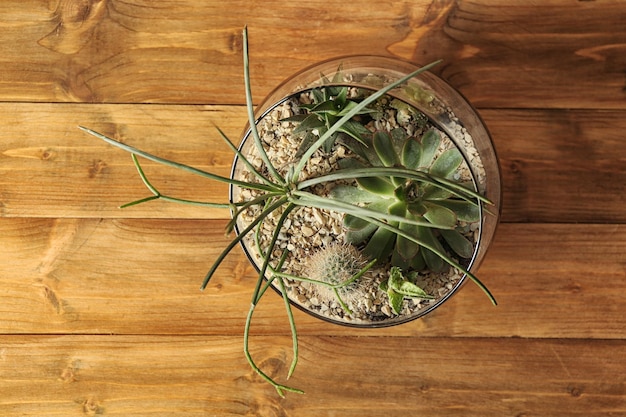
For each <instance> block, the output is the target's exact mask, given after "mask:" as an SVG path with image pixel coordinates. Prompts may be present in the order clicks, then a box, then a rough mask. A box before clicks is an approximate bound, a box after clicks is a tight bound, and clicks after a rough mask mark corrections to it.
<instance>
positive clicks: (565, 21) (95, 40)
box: [0, 0, 626, 109]
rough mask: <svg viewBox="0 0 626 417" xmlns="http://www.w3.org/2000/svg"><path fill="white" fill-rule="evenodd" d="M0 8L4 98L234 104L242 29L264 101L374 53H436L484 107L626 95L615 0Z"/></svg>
mask: <svg viewBox="0 0 626 417" xmlns="http://www.w3.org/2000/svg"><path fill="white" fill-rule="evenodd" d="M0 7H1V8H2V9H1V11H2V15H3V20H2V22H0V29H1V30H2V33H3V40H4V42H3V43H2V46H0V101H48V102H49V101H53V102H59V101H61V102H76V101H78V102H109V103H121V102H127V103H146V102H151V103H186V104H192V103H199V104H205V103H213V104H217V103H219V104H241V103H243V101H244V95H243V91H242V88H241V85H242V75H241V74H242V63H241V33H240V32H241V29H242V28H243V26H244V25H245V24H248V25H249V26H250V31H251V37H250V47H251V61H252V75H253V78H254V92H255V95H256V96H257V97H259V98H260V97H262V96H264V95H266V94H267V93H268V92H269V91H270V90H271V89H273V88H274V86H276V85H277V84H278V83H279V82H281V81H282V80H283V79H284V78H285V77H287V76H290V75H291V74H293V73H295V72H296V71H299V70H300V69H302V68H304V67H306V66H309V65H311V64H313V63H315V62H318V61H320V60H324V59H327V58H331V57H336V56H342V55H351V54H378V55H395V56H399V57H402V58H406V59H412V60H414V61H417V62H422V63H425V62H427V61H428V62H430V61H432V60H435V59H439V58H443V59H444V61H445V65H442V66H440V67H439V68H438V69H437V70H436V71H437V72H438V73H439V74H441V75H442V76H443V77H444V78H445V79H446V80H448V81H449V82H450V83H451V84H452V85H454V86H455V87H457V88H459V89H460V90H461V91H462V92H463V93H464V94H465V95H466V96H467V97H468V98H469V99H470V100H471V101H472V102H474V103H475V104H476V105H477V106H479V107H481V108H485V107H506V108H511V107H514V108H519V107H529V108H546V107H558V108H620V109H624V103H625V101H624V90H623V89H624V76H623V72H624V68H625V67H626V61H625V58H624V56H626V54H625V53H624V52H625V51H624V48H625V47H624V45H626V30H625V27H626V25H624V19H623V11H624V10H623V5H622V4H621V3H619V2H589V1H587V2H584V1H579V2H571V1H568V0H552V1H545V2H542V3H541V4H528V3H526V2H514V3H511V2H509V1H503V0H480V1H453V0H445V1H437V2H432V1H430V0H422V1H411V2H406V1H405V2H392V3H387V4H386V5H385V7H380V6H379V3H378V2H374V1H366V2H358V3H353V2H343V1H323V2H322V1H319V0H311V1H309V2H307V3H306V5H303V4H300V3H298V4H294V3H293V2H288V1H272V2H265V3H264V4H263V7H260V8H259V7H249V5H248V3H247V2H245V1H244V0H236V1H231V2H223V1H216V0H213V1H205V2H197V1H192V0H185V1H178V2H176V3H168V4H162V3H159V4H158V5H157V4H156V3H153V2H152V3H151V2H146V1H142V0H135V1H130V2H129V1H117V0H111V1H102V2H98V3H96V4H93V5H92V6H91V7H90V6H88V5H87V3H85V4H84V5H77V4H75V3H74V2H64V1H62V2H57V3H56V4H55V3H48V2H42V1H40V0H28V1H23V0H6V1H4V2H3V4H2V6H0ZM232 10H237V11H238V12H237V13H236V14H233V13H232ZM572 85H576V86H577V88H576V89H573V88H571V86H572Z"/></svg>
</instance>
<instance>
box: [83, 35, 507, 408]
mask: <svg viewBox="0 0 626 417" xmlns="http://www.w3.org/2000/svg"><path fill="white" fill-rule="evenodd" d="M247 39H248V37H247V30H246V29H244V31H243V40H244V42H243V45H244V54H243V60H244V75H245V77H244V78H245V90H246V99H247V113H248V117H249V125H250V137H251V140H253V141H254V150H255V152H256V154H257V156H258V157H259V158H260V159H261V160H262V167H261V168H260V167H259V166H258V165H255V164H254V163H253V162H252V161H251V160H250V157H249V155H245V154H244V153H242V151H241V150H239V149H238V148H237V146H235V144H234V143H233V142H232V141H230V140H229V139H228V138H227V137H226V135H225V134H224V133H223V132H222V131H221V130H220V129H219V128H217V132H218V134H219V136H220V137H221V138H222V139H223V140H224V141H225V143H226V145H227V146H228V147H229V148H230V149H231V150H232V151H233V152H234V153H235V155H236V156H237V159H238V161H240V162H241V163H242V164H243V165H245V167H246V169H247V170H248V171H249V172H250V173H251V176H252V179H251V180H241V179H236V178H229V177H223V176H219V175H216V174H213V173H211V172H207V171H204V170H200V169H197V168H194V167H191V166H187V165H184V164H180V163H178V162H175V161H171V160H167V159H164V158H161V157H158V156H156V155H153V154H150V153H147V152H145V151H142V150H140V149H137V148H135V147H132V146H130V145H127V144H124V143H121V142H118V141H116V140H114V139H111V138H109V137H107V136H105V135H102V134H100V133H97V132H95V131H93V130H91V129H88V128H85V127H81V129H82V130H84V131H85V132H87V133H89V134H91V135H94V136H96V137H98V138H100V139H102V140H104V141H105V142H107V143H109V144H111V145H113V146H116V147H118V148H120V149H123V150H125V151H127V152H129V153H130V154H131V156H132V159H133V162H134V164H135V166H136V168H137V171H138V173H139V176H140V178H141V179H142V180H143V182H144V184H145V186H146V187H147V188H148V190H149V191H150V192H151V195H150V196H148V197H146V198H142V199H139V200H137V201H134V202H131V203H128V204H126V205H125V206H124V207H128V206H132V205H135V204H140V203H146V202H148V201H151V200H156V199H162V200H166V201H172V202H178V203H183V204H194V205H201V206H207V207H220V208H224V209H228V210H230V211H231V214H232V220H231V221H230V222H229V223H228V225H227V232H232V231H233V230H234V229H235V228H236V225H237V221H238V219H239V217H240V216H241V215H242V213H246V212H248V211H249V210H251V209H253V210H254V213H255V217H254V218H253V220H252V221H251V222H249V223H248V224H247V225H246V226H245V227H244V228H242V229H241V230H238V233H237V234H236V235H235V236H234V237H233V239H232V240H231V241H230V242H229V244H228V245H227V246H226V247H225V248H224V250H223V251H222V253H221V254H220V255H219V256H218V257H217V259H216V260H215V262H214V264H213V265H212V266H211V268H210V269H209V271H208V273H207V275H206V277H205V278H204V281H203V282H202V285H201V288H202V289H204V288H205V287H206V286H207V285H208V283H209V281H210V279H211V277H213V275H214V274H215V272H216V270H217V268H218V267H219V265H220V264H221V262H222V261H223V260H224V258H225V257H226V256H227V254H228V253H230V251H231V250H232V249H233V248H234V247H235V246H237V245H238V244H239V243H240V242H242V240H243V239H244V237H246V236H248V237H250V236H252V237H253V240H254V239H257V240H258V236H259V234H260V230H261V229H262V228H263V225H264V223H265V222H266V221H267V219H268V218H269V216H270V215H271V216H275V217H276V218H277V220H276V223H275V224H274V230H273V232H272V233H271V236H270V239H269V243H268V244H267V245H261V244H257V250H258V253H259V254H260V256H261V258H262V262H261V263H260V265H259V268H258V269H259V274H258V279H257V281H256V284H255V287H254V289H253V291H252V300H251V307H250V310H249V312H248V316H247V320H246V325H245V333H244V352H245V356H246V358H247V360H248V362H249V363H250V365H251V367H252V368H253V369H254V370H255V371H256V372H257V373H258V374H259V375H260V376H261V377H262V378H263V379H265V380H266V381H267V382H269V383H270V384H271V385H272V386H273V387H274V388H275V389H276V390H277V392H278V394H279V395H280V396H284V393H285V392H286V391H289V392H298V393H301V392H302V391H301V390H299V389H296V388H293V387H290V386H287V385H284V384H281V383H278V382H277V381H275V380H274V379H273V378H272V377H270V376H269V375H267V374H266V373H264V372H263V370H261V369H260V368H259V367H258V366H257V365H256V363H255V362H254V359H253V358H252V356H251V355H250V351H249V348H248V346H249V334H250V326H251V321H252V317H253V313H254V311H255V308H256V306H257V305H258V303H259V301H260V300H261V299H262V297H263V295H264V294H265V292H266V291H267V289H268V288H270V287H271V286H275V287H277V288H278V289H279V290H280V292H281V294H282V297H283V300H284V304H285V307H286V312H287V315H288V317H289V322H290V326H291V331H292V336H293V337H292V341H293V353H294V354H293V359H292V363H291V367H290V370H289V373H288V375H287V377H289V376H291V374H292V373H293V371H294V369H295V367H296V364H297V360H298V337H297V332H296V327H295V324H294V320H293V315H292V310H291V304H290V302H289V298H288V295H287V291H286V288H285V282H286V281H287V280H297V281H302V282H307V283H311V284H314V285H316V286H319V287H320V288H323V289H324V290H325V291H326V292H328V293H330V294H332V295H334V296H335V297H336V298H337V300H338V302H339V303H340V304H341V306H342V307H343V308H344V309H346V310H348V309H349V307H348V305H347V304H348V303H346V302H345V300H347V299H349V297H350V294H351V289H352V288H354V287H355V286H358V285H359V279H361V277H362V276H363V275H364V274H366V273H367V271H368V270H369V269H370V268H372V267H373V266H374V265H375V264H377V263H378V264H379V263H385V262H386V263H389V265H390V268H389V276H388V278H387V279H386V280H385V281H384V282H383V283H382V284H381V285H382V286H383V287H384V289H385V291H386V292H387V294H388V296H389V301H390V304H391V305H392V307H393V308H394V311H397V310H398V309H399V307H400V305H401V302H402V300H403V299H404V298H405V297H417V298H429V297H431V296H430V295H429V294H427V293H426V292H424V291H423V290H422V289H421V288H420V287H419V286H418V285H417V284H416V282H415V277H416V274H418V273H419V271H420V270H422V269H424V268H428V269H430V270H433V271H437V270H441V269H442V268H443V267H444V265H448V266H452V267H453V268H455V269H457V270H458V271H460V273H462V274H465V275H466V276H467V277H469V278H470V279H471V280H472V281H474V282H475V283H476V284H477V285H478V286H479V287H480V288H481V289H483V291H484V292H485V293H486V294H487V295H488V297H489V298H490V299H491V301H492V302H493V303H494V304H495V299H494V298H493V296H492V295H491V293H490V292H489V290H488V289H487V288H486V287H485V286H484V285H483V284H482V283H481V282H480V281H479V280H478V278H477V277H476V276H474V274H473V273H471V272H470V271H469V270H468V269H467V268H466V267H465V266H464V265H463V262H462V261H459V259H466V258H469V257H471V256H472V252H473V249H474V246H473V245H474V244H473V243H472V242H470V241H469V240H468V239H467V238H466V237H464V235H463V231H462V230H461V227H460V226H459V224H460V223H462V222H474V221H477V220H479V219H480V216H481V214H482V211H483V205H485V204H490V202H489V200H488V199H486V198H485V197H483V196H482V195H481V194H480V193H478V192H476V191H475V190H474V189H473V188H472V184H465V183H463V182H460V181H458V180H457V179H456V178H455V177H454V175H455V173H456V172H457V170H458V168H459V167H460V166H461V164H462V162H463V157H462V155H461V154H460V153H459V152H458V151H457V150H455V149H449V150H444V151H443V152H439V151H440V138H439V134H438V132H437V131H436V130H434V129H427V130H425V131H419V132H414V133H413V134H408V133H407V132H405V131H402V130H401V129H396V130H392V131H391V132H390V133H389V132H385V131H372V130H371V129H368V128H366V127H365V125H364V121H365V120H372V119H375V118H376V117H377V109H378V107H377V106H378V104H379V103H380V101H381V100H388V96H387V93H389V92H390V91H391V90H393V89H394V88H401V87H402V86H406V82H407V81H408V80H410V79H411V78H413V77H415V76H417V75H418V74H420V73H421V72H424V71H427V70H428V69H429V68H431V67H432V66H433V65H436V63H432V64H430V65H426V66H424V67H421V68H420V69H418V70H416V71H414V72H413V73H410V74H407V75H406V76H404V77H402V78H401V79H398V80H397V81H395V82H392V83H390V84H388V85H385V86H383V87H381V88H380V89H378V90H371V91H366V92H359V93H358V94H356V95H354V94H352V92H350V91H349V89H348V88H346V87H341V86H336V85H334V84H338V83H340V82H341V80H340V79H333V80H326V81H329V83H330V84H333V85H332V86H328V87H323V86H322V87H320V88H317V89H314V90H311V95H312V97H313V100H312V101H311V102H310V103H309V104H303V105H302V106H301V107H302V110H303V113H302V114H301V115H297V116H294V117H289V118H285V119H284V120H283V122H284V123H291V124H294V125H296V126H297V127H296V128H295V132H294V133H295V134H299V135H301V136H302V145H301V146H300V150H299V152H298V154H297V157H296V158H295V159H294V162H293V164H292V165H290V166H289V167H288V168H287V169H286V170H284V169H282V168H281V169H279V167H276V166H274V165H273V164H272V163H271V161H270V158H269V157H268V155H267V150H266V146H267V144H265V143H264V142H263V140H262V139H261V137H260V135H259V132H258V130H257V122H258V121H257V120H256V119H255V114H254V109H253V106H252V102H253V101H252V96H251V89H250V77H249V70H248V69H249V63H248V42H247ZM402 104H403V103H401V105H402ZM403 110H406V109H403ZM337 143H341V144H342V146H346V147H347V148H348V149H349V150H350V153H351V157H350V158H346V159H344V160H343V161H342V162H341V164H340V166H339V168H338V169H336V170H333V171H332V172H330V173H326V174H323V175H319V176H313V177H308V178H305V179H302V177H303V175H301V174H302V172H303V170H304V168H305V166H306V165H307V163H309V162H310V160H311V158H312V157H313V155H319V154H320V153H322V155H323V153H324V152H328V151H329V150H330V149H332V148H333V146H335V144H337ZM138 157H141V158H145V159H148V160H151V161H154V162H158V163H161V164H164V165H168V166H172V167H176V168H179V169H182V170H184V171H186V172H188V173H192V174H196V175H200V176H202V177H205V178H207V179H209V180H214V181H220V182H225V183H228V184H230V185H231V186H234V187H238V188H240V189H244V190H250V191H253V193H252V194H251V195H252V197H250V198H249V199H247V200H241V201H229V202H220V203H214V202H202V201H191V200H186V199H179V198H176V197H173V196H168V195H164V194H162V193H161V192H160V191H159V190H158V189H157V188H156V187H155V186H154V185H153V184H152V183H151V182H150V181H149V180H148V179H147V178H146V175H145V174H144V172H143V170H142V167H141V164H140V162H139V158H138ZM281 171H282V173H281ZM304 177H305V176H304ZM321 184H334V185H335V186H334V187H333V189H332V192H331V193H330V194H329V195H323V196H322V195H318V194H316V193H315V191H314V190H315V188H316V187H317V186H319V185H321ZM299 207H311V208H315V209H319V210H326V211H333V212H338V213H342V214H343V216H344V226H345V229H346V237H347V239H348V241H349V244H351V246H348V247H345V246H341V245H337V246H332V247H329V252H327V253H324V254H321V255H319V256H320V257H321V258H322V259H323V260H324V262H320V266H319V267H318V268H316V269H314V270H312V273H311V274H310V276H296V275H293V274H289V273H286V272H285V271H284V270H283V265H284V263H285V261H286V260H287V259H288V257H289V256H290V253H289V248H288V247H286V248H284V249H281V248H279V246H278V245H277V241H278V239H279V235H280V233H281V230H282V229H283V226H284V225H285V222H286V221H287V219H288V217H289V215H290V213H291V212H292V211H294V210H296V209H297V208H299ZM339 270H340V271H341V272H338V271H339Z"/></svg>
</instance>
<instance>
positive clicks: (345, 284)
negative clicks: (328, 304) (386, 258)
mask: <svg viewBox="0 0 626 417" xmlns="http://www.w3.org/2000/svg"><path fill="white" fill-rule="evenodd" d="M307 267H308V268H309V276H310V278H311V279H312V280H315V281H318V282H320V283H319V284H317V285H316V288H315V290H316V292H317V295H318V297H319V298H320V301H327V300H332V299H337V298H338V301H339V302H340V303H341V304H342V307H343V308H344V309H347V304H350V303H353V302H355V301H356V299H357V298H358V297H361V295H360V293H359V291H355V290H356V289H357V288H358V287H359V286H360V285H361V281H360V280H357V279H355V278H356V277H358V276H360V275H361V274H362V273H363V272H364V269H367V268H368V261H367V259H365V257H364V256H363V255H362V254H361V252H360V251H359V250H358V249H356V248H355V247H354V246H352V245H350V244H339V243H336V244H331V245H329V246H326V247H324V248H322V249H320V250H319V251H317V252H315V253H314V254H313V255H311V256H310V257H309V258H308V259H307ZM322 283H327V284H329V285H323V284H322Z"/></svg>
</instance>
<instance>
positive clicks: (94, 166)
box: [88, 159, 107, 178]
mask: <svg viewBox="0 0 626 417" xmlns="http://www.w3.org/2000/svg"><path fill="white" fill-rule="evenodd" d="M106 168H107V163H106V162H104V161H103V160H101V159H94V160H93V161H92V162H91V165H90V166H89V169H88V172H89V178H95V177H97V176H98V175H100V174H102V173H103V172H104V170H105V169H106Z"/></svg>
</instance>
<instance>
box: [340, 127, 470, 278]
mask: <svg viewBox="0 0 626 417" xmlns="http://www.w3.org/2000/svg"><path fill="white" fill-rule="evenodd" d="M440 145H441V135H440V133H439V132H438V131H437V130H435V129H429V130H427V131H426V132H425V133H424V134H423V135H422V136H421V137H419V138H418V137H414V136H409V135H407V134H406V133H405V131H404V129H400V128H398V129H394V130H393V131H391V133H387V132H382V131H378V132H375V133H374V134H373V135H372V137H371V142H370V143H364V142H351V143H350V145H349V146H350V148H351V149H352V150H353V152H354V153H355V154H356V155H358V158H353V159H349V160H347V161H346V162H344V165H345V166H344V167H345V168H367V167H396V168H405V169H409V170H413V171H420V172H424V173H427V174H428V177H429V178H434V179H437V178H439V179H442V180H447V181H453V182H458V183H459V185H464V186H466V187H468V189H469V187H470V186H471V184H462V183H460V181H458V177H459V169H460V167H461V165H462V163H463V156H462V155H461V153H460V152H459V150H458V149H456V148H452V149H448V150H444V151H441V150H440ZM355 182H356V185H341V186H337V187H335V189H334V190H333V191H332V197H333V198H336V199H338V200H342V201H350V202H351V203H353V204H360V205H361V206H363V207H365V208H367V209H369V210H373V211H376V212H380V213H384V214H390V215H393V216H395V217H394V218H404V219H407V220H406V221H391V222H389V224H390V225H391V226H393V227H394V228H397V229H399V230H401V231H402V232H404V233H405V234H407V235H409V236H412V237H413V238H414V239H408V238H407V237H405V236H400V235H398V234H397V233H396V232H394V231H393V230H391V228H388V227H381V225H379V224H376V223H373V222H369V221H367V220H366V219H363V218H359V217H355V216H353V215H351V214H346V215H345V216H344V226H345V228H346V238H347V240H348V241H349V242H350V243H352V244H354V245H357V246H359V245H361V246H363V254H364V255H366V256H367V257H369V258H370V259H378V260H379V261H383V262H386V261H388V260H390V261H391V264H392V265H393V266H397V267H399V268H401V269H402V270H405V271H406V270H423V269H429V270H431V271H434V272H441V271H443V270H444V269H445V268H446V267H447V265H448V264H449V262H447V261H446V260H445V259H444V258H443V257H442V256H441V255H440V254H442V253H453V254H455V255H456V256H457V257H458V258H460V259H468V258H471V257H472V254H473V252H474V244H473V243H472V242H470V241H469V240H468V239H467V238H466V237H465V236H464V235H463V233H462V230H461V229H462V225H463V224H464V223H472V222H476V221H479V220H480V214H481V213H480V206H479V204H478V201H476V200H473V199H471V198H468V197H467V196H465V195H463V193H462V192H454V191H453V190H452V189H450V188H442V187H439V186H437V185H436V184H433V183H432V182H426V181H419V180H416V179H409V178H405V177H397V176H382V175H380V176H372V177H364V178H357V179H356V181H355ZM418 242H420V243H418ZM429 248H430V249H429Z"/></svg>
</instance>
